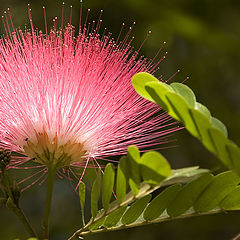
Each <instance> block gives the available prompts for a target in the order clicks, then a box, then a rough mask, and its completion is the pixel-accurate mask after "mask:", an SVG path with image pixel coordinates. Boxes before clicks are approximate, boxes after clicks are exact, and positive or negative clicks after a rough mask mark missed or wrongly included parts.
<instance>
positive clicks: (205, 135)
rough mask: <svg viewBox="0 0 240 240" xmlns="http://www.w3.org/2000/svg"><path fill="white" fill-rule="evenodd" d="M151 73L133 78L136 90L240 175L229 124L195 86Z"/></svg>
mask: <svg viewBox="0 0 240 240" xmlns="http://www.w3.org/2000/svg"><path fill="white" fill-rule="evenodd" d="M153 78H154V77H153V76H152V75H150V74H148V73H138V74H136V75H135V76H134V77H133V78H132V84H133V86H134V88H135V90H136V91H137V92H138V93H139V94H140V95H141V96H143V97H144V98H146V99H148V100H150V101H153V102H155V103H157V104H158V105H159V106H160V107H162V108H163V109H164V110H165V111H167V112H168V114H169V115H170V116H172V117H173V118H175V119H176V120H178V121H180V122H182V123H183V124H184V126H185V128H186V129H187V130H188V131H189V132H190V133H191V134H192V135H193V136H194V137H196V138H198V139H199V140H200V141H201V142H202V143H203V145H204V146H205V147H206V148H207V149H208V150H209V151H211V152H212V153H214V154H215V155H217V156H218V158H219V159H220V160H221V161H222V162H223V163H224V164H225V165H226V166H227V167H228V168H229V169H233V170H234V171H235V172H237V173H238V174H239V175H240V149H239V147H238V146H237V145H236V144H234V143H233V142H232V141H231V140H229V139H228V138H227V137H228V134H227V129H226V127H225V125H224V124H223V123H222V122H221V121H220V120H218V119H216V118H214V117H212V116H211V113H210V111H209V110H208V109H207V108H206V107H205V106H204V105H202V104H200V103H198V102H196V97H195V95H194V93H193V92H192V90H191V89H190V88H189V87H187V86H186V85H184V84H181V83H172V84H170V85H168V84H166V83H163V82H160V81H156V80H157V79H154V80H153Z"/></svg>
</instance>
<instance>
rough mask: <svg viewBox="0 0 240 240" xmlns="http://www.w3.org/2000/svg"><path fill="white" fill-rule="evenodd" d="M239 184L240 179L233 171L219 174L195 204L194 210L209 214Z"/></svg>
mask: <svg viewBox="0 0 240 240" xmlns="http://www.w3.org/2000/svg"><path fill="white" fill-rule="evenodd" d="M239 182H240V178H239V177H238V176H237V175H236V174H235V173H233V172H232V171H228V172H223V173H220V174H218V175H217V176H215V177H214V178H213V180H212V182H211V183H210V184H209V185H208V186H207V188H206V189H205V190H204V191H203V192H202V194H201V195H200V197H199V198H198V199H197V201H196V202H195V203H194V206H193V207H194V210H195V211H196V212H207V211H210V210H212V209H214V208H215V207H216V206H217V205H218V204H219V203H220V202H221V201H222V200H223V198H225V197H226V196H227V195H228V194H229V193H230V192H231V191H232V190H233V189H234V188H236V186H237V184H239Z"/></svg>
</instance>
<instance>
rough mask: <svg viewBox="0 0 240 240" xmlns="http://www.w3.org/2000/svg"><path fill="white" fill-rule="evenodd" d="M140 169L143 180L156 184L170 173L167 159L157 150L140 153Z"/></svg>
mask: <svg viewBox="0 0 240 240" xmlns="http://www.w3.org/2000/svg"><path fill="white" fill-rule="evenodd" d="M140 169H141V175H142V177H143V180H144V181H145V182H146V183H149V184H158V183H160V182H161V181H162V180H163V179H165V178H166V177H168V176H169V175H170V174H171V168H170V165H169V163H168V162H167V160H166V159H165V158H164V157H163V156H162V155H161V154H160V153H158V152H154V151H151V152H146V153H144V154H143V155H142V157H141V161H140Z"/></svg>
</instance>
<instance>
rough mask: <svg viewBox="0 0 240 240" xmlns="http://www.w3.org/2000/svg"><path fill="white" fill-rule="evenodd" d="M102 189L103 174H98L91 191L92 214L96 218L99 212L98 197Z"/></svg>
mask: <svg viewBox="0 0 240 240" xmlns="http://www.w3.org/2000/svg"><path fill="white" fill-rule="evenodd" d="M100 190H101V176H100V175H98V176H97V177H96V179H95V181H94V183H93V187H92V192H91V214H92V217H93V218H95V217H96V215H97V213H98V199H99V195H100Z"/></svg>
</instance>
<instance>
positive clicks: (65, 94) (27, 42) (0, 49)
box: [0, 10, 178, 168]
mask: <svg viewBox="0 0 240 240" xmlns="http://www.w3.org/2000/svg"><path fill="white" fill-rule="evenodd" d="M29 15H30V23H31V29H30V30H29V29H25V30H24V31H22V30H16V29H14V27H13V26H12V29H13V30H12V32H9V31H7V34H6V35H7V36H5V37H4V36H3V37H2V38H1V40H0V119H1V121H0V145H1V147H3V148H6V149H8V150H10V151H15V152H19V153H21V154H23V155H24V157H18V158H15V160H14V157H13V160H12V161H13V162H12V164H19V163H21V162H25V161H28V160H29V159H34V160H35V161H36V162H39V163H41V164H43V165H46V166H48V165H49V164H53V165H54V166H56V168H61V167H65V166H70V165H80V166H81V165H82V162H86V160H87V159H89V158H105V157H108V156H113V155H120V154H124V153H126V150H127V146H128V145H131V144H136V145H137V146H138V147H139V148H140V149H141V148H145V147H149V146H152V145H155V144H161V143H164V142H166V139H165V137H166V135H167V134H169V133H171V132H173V131H175V130H176V129H178V127H174V125H173V123H172V121H171V118H170V117H169V116H167V115H166V114H165V113H159V108H158V107H157V106H156V105H155V104H154V103H150V102H148V101H146V100H144V99H142V98H141V97H140V96H138V94H137V93H136V92H135V91H134V89H133V87H132V85H131V78H132V77H133V75H134V74H136V73H138V72H141V71H147V72H150V73H152V72H153V71H154V70H155V69H156V67H157V65H158V63H157V64H154V63H153V62H152V61H147V60H146V59H145V58H143V57H140V58H138V51H137V52H133V51H132V48H131V45H130V44H131V41H132V40H130V41H128V38H129V35H130V32H128V33H127V35H126V36H125V38H123V40H122V41H119V40H117V41H114V39H112V38H111V37H110V34H107V35H104V34H103V35H100V34H99V31H100V25H101V20H99V21H98V23H96V25H95V26H96V27H92V30H91V28H89V27H87V24H84V25H83V26H82V27H81V29H80V31H79V34H76V33H75V29H74V27H73V26H71V25H70V24H68V26H67V27H65V28H64V29H62V28H61V27H60V28H57V23H56V22H55V23H54V26H53V28H52V29H51V31H50V32H49V33H47V32H46V33H43V32H42V31H38V30H36V29H34V27H33V24H32V18H31V11H30V10H29ZM6 20H7V19H6V18H5V19H4V25H5V26H6V25H8V23H7V22H6ZM46 31H47V29H46ZM159 62H160V61H159ZM172 125H173V126H172ZM169 126H172V127H170V128H169ZM166 127H167V128H166Z"/></svg>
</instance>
